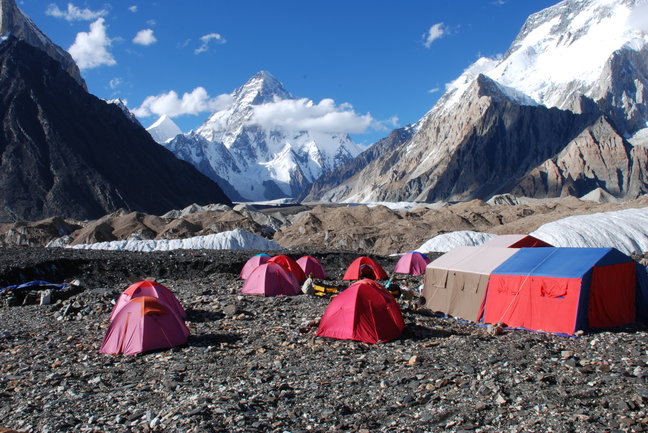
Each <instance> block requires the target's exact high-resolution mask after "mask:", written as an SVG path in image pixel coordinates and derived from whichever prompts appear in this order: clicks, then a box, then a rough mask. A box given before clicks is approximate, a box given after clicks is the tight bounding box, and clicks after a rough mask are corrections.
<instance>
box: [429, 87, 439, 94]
mask: <svg viewBox="0 0 648 433" xmlns="http://www.w3.org/2000/svg"><path fill="white" fill-rule="evenodd" d="M439 90H441V89H439V88H438V87H434V88H433V89H430V90H428V93H436V92H438V91H439Z"/></svg>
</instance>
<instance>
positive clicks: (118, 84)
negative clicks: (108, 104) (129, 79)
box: [108, 77, 124, 89]
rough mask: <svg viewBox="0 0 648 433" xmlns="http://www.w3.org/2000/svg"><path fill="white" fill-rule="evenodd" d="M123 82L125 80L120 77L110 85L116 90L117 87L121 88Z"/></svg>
mask: <svg viewBox="0 0 648 433" xmlns="http://www.w3.org/2000/svg"><path fill="white" fill-rule="evenodd" d="M123 82H124V80H122V79H121V78H120V77H115V78H113V79H112V80H110V81H109V82H108V85H109V86H110V88H111V89H116V88H117V87H119V86H121V85H122V83H123Z"/></svg>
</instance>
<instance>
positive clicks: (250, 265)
mask: <svg viewBox="0 0 648 433" xmlns="http://www.w3.org/2000/svg"><path fill="white" fill-rule="evenodd" d="M268 260H270V256H269V255H267V254H257V255H256V256H254V257H250V259H249V260H248V261H247V262H245V264H244V265H243V269H241V273H240V274H239V276H240V277H241V278H242V279H244V280H247V279H248V277H249V276H250V274H251V273H252V271H253V270H255V269H256V268H257V266H260V265H262V264H264V263H266V262H267V261H268Z"/></svg>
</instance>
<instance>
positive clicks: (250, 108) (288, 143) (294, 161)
mask: <svg viewBox="0 0 648 433" xmlns="http://www.w3.org/2000/svg"><path fill="white" fill-rule="evenodd" d="M231 97H232V103H231V104H230V106H229V107H228V108H227V109H225V110H221V111H217V112H215V113H213V114H212V115H211V116H210V117H209V119H207V121H206V122H205V123H204V124H203V125H201V126H200V127H199V128H198V129H197V130H195V131H192V132H191V133H189V134H185V135H183V136H178V137H176V138H175V139H173V140H171V141H169V142H167V143H164V146H165V147H167V148H168V149H169V150H171V151H172V152H173V153H175V154H176V155H177V156H178V157H179V158H181V159H184V160H186V161H189V162H191V163H192V164H194V165H195V166H196V167H197V168H198V169H199V170H200V171H202V172H203V173H205V174H206V175H207V176H210V177H211V178H212V179H215V180H216V177H215V176H219V177H220V178H223V179H225V180H226V181H227V182H228V183H229V184H230V185H231V186H232V187H233V188H234V189H235V190H236V191H237V193H238V194H239V195H240V196H242V197H244V198H246V199H248V200H269V199H275V198H280V197H295V196H297V195H299V194H300V193H301V192H303V191H304V190H305V189H306V187H308V186H309V185H310V184H311V183H312V182H313V181H314V180H316V179H317V178H319V177H320V176H321V175H322V174H323V173H327V172H329V171H331V170H332V169H334V168H335V167H338V166H339V165H341V164H343V163H345V162H346V161H348V160H350V159H352V158H353V157H354V156H356V155H358V154H359V153H360V152H361V151H362V148H361V147H360V146H358V145H357V144H355V143H354V142H353V141H352V140H351V138H350V137H349V136H348V135H347V134H344V133H340V134H330V133H323V132H317V131H308V130H291V129H287V128H281V127H272V128H265V127H263V126H261V125H260V124H258V123H253V122H252V118H253V115H254V110H255V108H256V107H258V106H261V105H262V104H268V103H276V102H278V101H284V100H292V99H295V98H294V97H293V96H292V95H291V94H290V93H289V92H288V91H287V90H286V89H285V88H284V87H283V85H282V84H281V83H280V82H279V81H278V80H277V79H276V78H274V77H273V76H272V75H270V74H269V73H268V72H265V71H263V72H259V73H258V74H256V75H255V76H254V77H252V78H251V79H250V80H249V81H248V82H247V83H245V84H244V85H243V86H242V87H240V88H238V89H236V90H235V91H234V92H233V93H232V94H231Z"/></svg>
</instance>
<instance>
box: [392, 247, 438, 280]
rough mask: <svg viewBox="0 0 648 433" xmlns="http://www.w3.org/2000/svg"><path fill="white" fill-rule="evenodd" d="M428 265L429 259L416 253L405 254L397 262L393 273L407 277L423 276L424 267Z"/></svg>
mask: <svg viewBox="0 0 648 433" xmlns="http://www.w3.org/2000/svg"><path fill="white" fill-rule="evenodd" d="M428 263H430V259H428V257H427V256H426V255H425V254H423V253H419V252H416V251H413V252H410V253H406V254H404V255H403V257H401V258H400V259H399V260H398V263H396V266H395V267H394V273H397V274H408V275H423V274H424V273H425V267H426V266H427V265H428Z"/></svg>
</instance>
